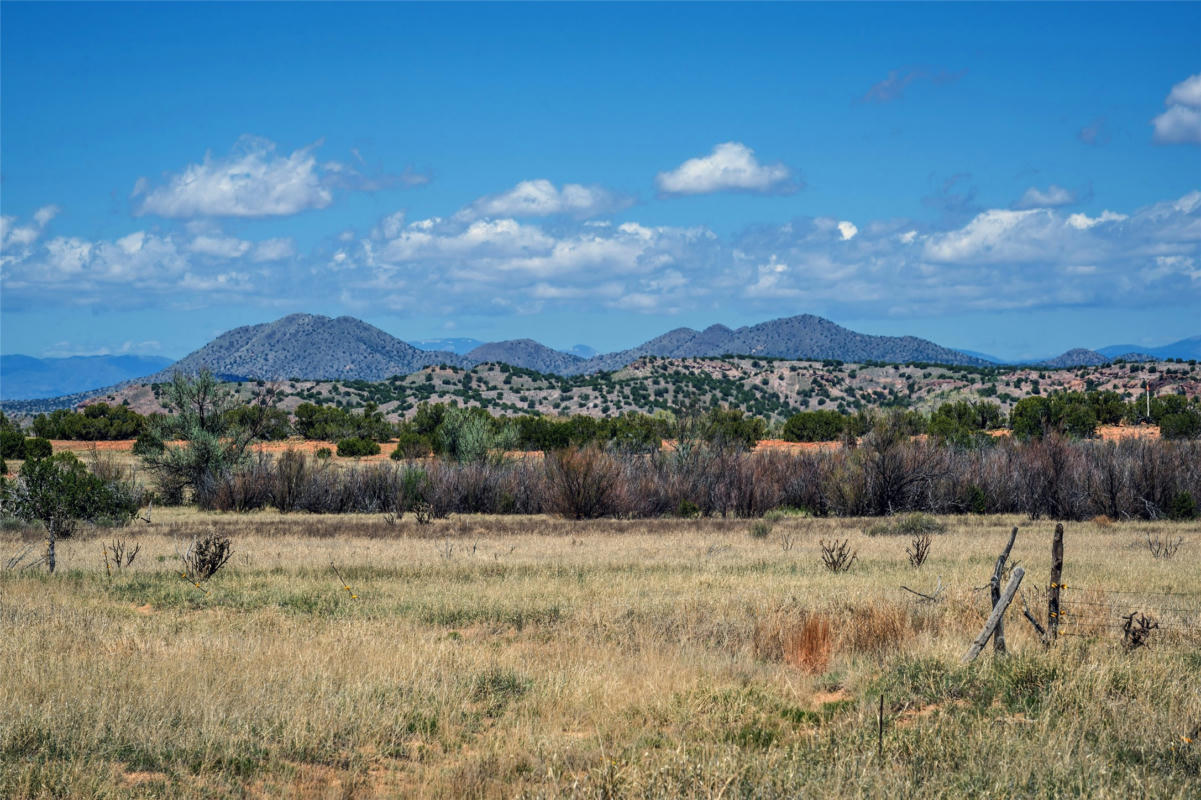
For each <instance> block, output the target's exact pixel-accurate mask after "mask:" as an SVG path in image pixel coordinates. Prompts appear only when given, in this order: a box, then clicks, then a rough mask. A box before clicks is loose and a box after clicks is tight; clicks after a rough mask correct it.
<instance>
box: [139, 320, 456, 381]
mask: <svg viewBox="0 0 1201 800" xmlns="http://www.w3.org/2000/svg"><path fill="white" fill-rule="evenodd" d="M472 363H473V362H472V361H471V360H470V359H467V358H464V357H463V356H461V355H458V354H456V353H450V352H445V351H438V350H435V351H426V350H419V349H417V348H416V347H413V346H412V345H411V344H408V343H406V342H402V341H401V340H400V339H397V338H396V337H395V336H392V335H390V334H387V333H384V332H383V331H381V330H380V329H379V328H376V327H375V326H373V325H368V324H367V323H366V322H363V321H362V320H358V319H355V318H354V317H338V318H337V319H331V318H329V317H323V316H318V315H314V314H292V315H290V316H287V317H284V318H283V319H279V320H276V321H275V322H267V323H263V324H261V325H247V326H244V327H241V328H234V329H233V330H231V331H226V332H225V333H223V334H221V335H220V336H218V337H217V338H216V339H214V340H213V341H211V342H209V343H208V344H206V345H205V346H204V347H202V348H200V349H199V350H197V351H195V352H193V353H190V354H189V355H187V356H185V357H184V358H183V359H181V360H180V361H179V362H178V363H176V364H173V365H171V366H170V367H169V368H167V369H165V370H161V371H159V372H158V373H157V374H156V375H154V376H152V378H151V379H152V380H158V381H163V380H169V379H170V377H171V374H172V373H174V372H175V371H176V370H180V371H183V372H185V373H195V372H197V371H199V370H200V369H202V368H207V369H209V370H210V371H212V372H214V373H216V374H218V375H221V376H225V377H227V378H230V377H236V378H240V379H259V380H277V379H286V378H293V377H295V378H311V379H345V380H352V379H361V380H371V381H378V380H383V379H385V378H389V377H391V376H393V375H407V374H409V373H410V372H415V371H417V370H419V369H421V368H422V367H426V366H430V365H431V364H452V365H454V366H469V365H471V364H472Z"/></svg>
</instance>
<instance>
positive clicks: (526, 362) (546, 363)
mask: <svg viewBox="0 0 1201 800" xmlns="http://www.w3.org/2000/svg"><path fill="white" fill-rule="evenodd" d="M467 358H469V359H471V360H473V361H476V362H479V363H481V364H482V363H487V362H490V361H496V362H499V363H502V364H509V365H510V366H514V367H521V368H522V369H532V370H534V371H536V372H553V373H556V374H559V375H566V374H568V373H569V372H571V371H572V370H573V369H575V367H576V366H577V365H579V364H581V363H583V361H584V359H582V358H580V357H579V356H576V355H572V354H571V353H564V352H561V351H559V350H552V349H551V348H549V347H547V346H546V345H544V344H539V343H538V342H535V341H534V340H533V339H511V340H509V341H507V342H490V343H488V344H484V345H480V346H479V347H477V348H475V349H474V350H472V351H471V352H469V353H467Z"/></svg>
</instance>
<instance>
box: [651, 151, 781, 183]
mask: <svg viewBox="0 0 1201 800" xmlns="http://www.w3.org/2000/svg"><path fill="white" fill-rule="evenodd" d="M655 185H656V186H657V187H658V189H659V191H660V192H662V193H663V194H709V193H711V192H757V193H762V194H767V193H772V192H777V193H787V192H792V191H796V189H797V188H799V186H798V183H797V182H796V181H794V180H793V176H792V171H791V170H790V169H789V168H788V167H787V166H785V165H784V164H760V163H759V161H758V159H756V158H755V151H754V150H752V149H751V148H749V147H747V146H746V145H745V144H742V143H741V142H725V143H723V144H719V145H717V146H716V147H714V148H713V152H711V153H710V154H709V155H707V156H703V157H700V158H690V159H688V160H687V161H685V162H684V163H683V164H681V165H680V166H678V167H676V168H675V169H673V170H670V171H669V172H660V173H659V174H658V176H656V178H655Z"/></svg>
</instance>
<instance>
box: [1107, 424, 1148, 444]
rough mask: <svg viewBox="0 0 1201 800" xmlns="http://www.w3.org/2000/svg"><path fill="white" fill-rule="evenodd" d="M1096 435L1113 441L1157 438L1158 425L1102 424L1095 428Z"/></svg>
mask: <svg viewBox="0 0 1201 800" xmlns="http://www.w3.org/2000/svg"><path fill="white" fill-rule="evenodd" d="M1097 435H1098V436H1100V437H1101V438H1102V439H1103V440H1104V441H1107V442H1114V441H1120V440H1122V439H1158V438H1159V426H1158V425H1102V426H1101V427H1099V428H1097Z"/></svg>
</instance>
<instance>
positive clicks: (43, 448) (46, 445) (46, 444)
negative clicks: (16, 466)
mask: <svg viewBox="0 0 1201 800" xmlns="http://www.w3.org/2000/svg"><path fill="white" fill-rule="evenodd" d="M53 454H54V448H53V447H52V446H51V444H50V440H49V439H43V438H41V437H40V436H35V437H32V438H29V439H26V440H25V457H26V458H50V456H51V455H53Z"/></svg>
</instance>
